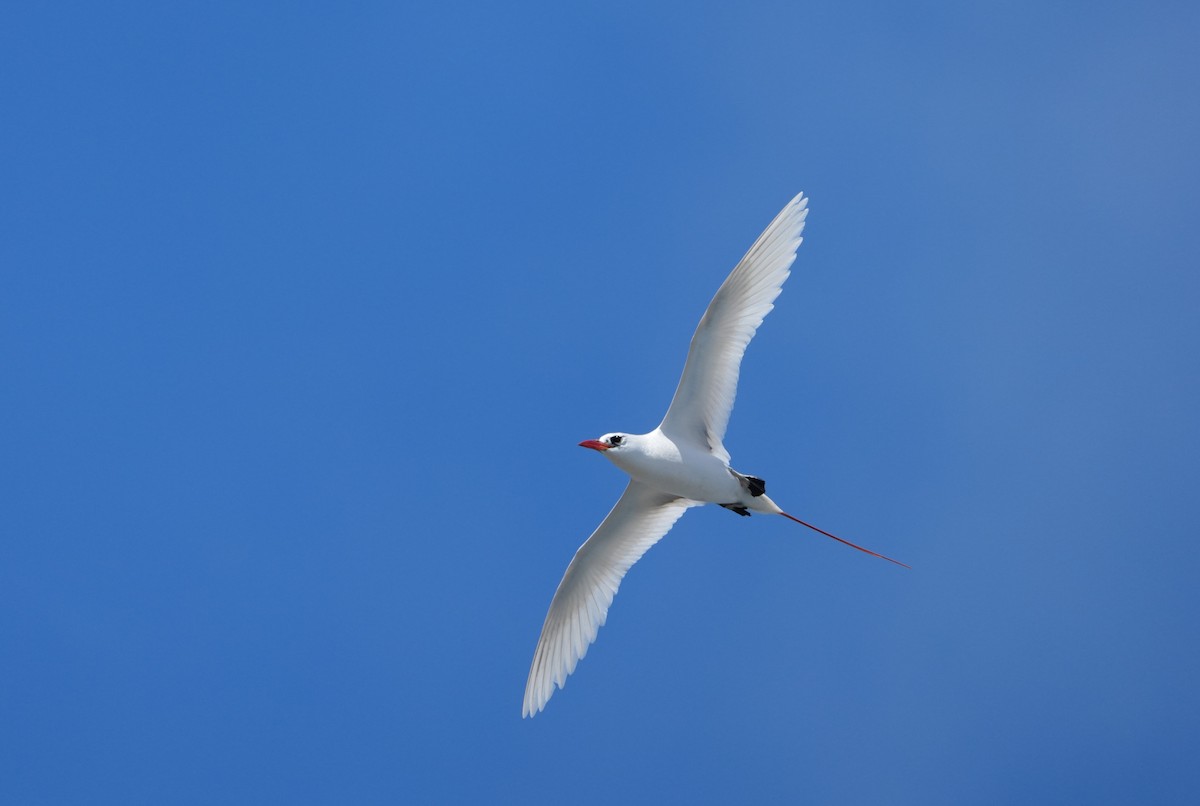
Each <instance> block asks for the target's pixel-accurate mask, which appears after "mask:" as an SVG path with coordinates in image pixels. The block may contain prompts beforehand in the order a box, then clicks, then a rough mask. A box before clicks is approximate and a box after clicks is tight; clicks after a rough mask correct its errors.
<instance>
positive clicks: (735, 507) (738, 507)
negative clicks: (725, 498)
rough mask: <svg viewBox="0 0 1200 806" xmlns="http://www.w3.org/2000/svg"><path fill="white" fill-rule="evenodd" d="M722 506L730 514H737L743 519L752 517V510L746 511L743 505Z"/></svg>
mask: <svg viewBox="0 0 1200 806" xmlns="http://www.w3.org/2000/svg"><path fill="white" fill-rule="evenodd" d="M721 506H723V507H725V508H726V509H727V510H729V511H730V512H736V513H737V514H739V515H741V516H743V517H747V518H748V517H750V510H748V509H746V508H745V507H744V506H742V505H741V504H721Z"/></svg>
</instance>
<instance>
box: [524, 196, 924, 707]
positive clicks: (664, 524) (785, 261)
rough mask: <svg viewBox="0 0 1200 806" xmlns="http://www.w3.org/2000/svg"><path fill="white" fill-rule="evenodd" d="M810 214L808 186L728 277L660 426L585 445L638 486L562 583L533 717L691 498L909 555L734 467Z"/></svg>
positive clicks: (536, 673) (529, 691)
mask: <svg viewBox="0 0 1200 806" xmlns="http://www.w3.org/2000/svg"><path fill="white" fill-rule="evenodd" d="M807 215H808V199H806V198H805V197H804V194H803V193H800V194H797V196H796V198H794V199H792V200H791V201H790V202H788V204H787V206H786V207H784V208H783V210H782V211H781V212H780V213H779V215H777V216H775V220H774V221H772V222H771V224H770V226H768V227H767V228H766V230H765V231H763V234H762V235H760V236H758V240H757V241H755V242H754V245H753V246H751V247H750V251H749V252H747V253H746V255H745V257H743V258H742V259H741V261H740V262H739V263H738V264H737V266H735V267H734V269H733V271H732V272H730V274H729V277H727V278H726V279H725V282H724V283H722V284H721V287H720V288H719V289H718V290H717V294H716V296H715V297H713V300H712V302H710V303H709V304H708V310H707V311H705V312H704V316H703V317H702V318H701V319H700V324H699V325H698V326H697V327H696V333H695V335H693V336H692V344H691V347H690V349H689V350H688V357H687V363H686V364H684V367H683V377H682V378H680V380H679V388H678V389H676V390H675V397H674V398H673V399H672V400H671V406H670V408H668V409H667V415H666V416H665V417H663V421H662V422H661V423H660V424H659V426H658V428H655V429H654V430H653V431H651V432H650V433H648V434H626V433H623V432H615V433H611V434H605V435H604V436H602V437H600V438H599V439H589V440H584V441H583V442H581V443H579V444H580V446H581V447H584V448H591V449H593V450H596V451H599V452H600V453H602V454H604V456H605V457H606V458H608V459H610V460H611V461H612V463H613V464H615V465H616V466H617V467H619V468H621V469H622V470H624V471H625V472H626V473H628V474H629V477H630V480H629V486H627V487H626V488H625V492H624V493H623V494H622V495H621V498H620V499H619V500H618V501H617V503H616V506H614V507H613V508H612V511H611V512H609V513H608V517H606V518H605V519H604V522H603V523H601V524H600V526H599V527H597V529H596V531H595V532H593V533H592V536H591V537H589V538H588V539H587V540H586V541H585V542H584V544H583V545H582V546H580V547H579V550H578V551H577V552H575V558H574V559H573V560H571V564H570V565H569V566H567V572H566V574H564V575H563V578H562V582H560V583H559V584H558V590H557V591H555V593H554V599H553V600H552V601H551V602H550V611H549V612H548V613H547V614H546V621H545V623H544V624H543V625H542V635H541V637H540V638H539V639H538V644H537V649H536V650H534V653H533V664H532V665H531V667H530V669H529V680H528V682H527V683H526V684H525V703H524V707H523V709H522V715H523V716H533V715H534V714H537V713H538V712H540V711H541V710H542V709H543V708H545V707H546V702H547V701H548V700H549V699H550V696H551V695H552V694H553V693H554V686H555V685H557V686H558V687H559V688H562V687H563V686H565V685H566V682H567V676H568V675H570V674H571V673H572V672H574V671H575V665H576V664H577V663H579V661H580V660H581V659H582V658H583V656H584V655H586V654H587V651H588V646H589V645H590V644H591V643H592V642H593V641H595V640H596V633H597V631H598V630H599V629H600V627H601V626H602V625H603V624H604V621H605V619H606V618H607V616H608V608H609V606H610V605H611V604H612V600H613V597H614V596H615V595H616V593H617V588H618V587H619V586H620V584H621V579H622V578H623V577H624V576H625V573H626V572H627V571H628V570H629V569H630V568H631V567H632V566H633V564H634V563H636V562H637V561H638V560H639V559H641V557H642V555H643V554H645V553H646V551H647V550H648V549H649V548H650V547H651V546H653V545H654V544H655V543H657V542H658V541H659V540H661V539H662V537H663V536H664V535H665V534H666V533H667V532H669V531H670V530H671V527H672V526H674V525H675V521H677V520H679V517H680V516H681V515H683V513H684V510H686V509H687V508H688V507H695V506H700V505H702V504H709V503H711V504H719V505H721V506H723V507H725V508H726V509H729V510H732V511H733V512H736V513H737V514H739V515H749V514H750V513H751V512H760V513H763V514H767V515H782V516H784V517H785V518H789V519H791V520H793V521H795V522H796V523H799V524H801V525H803V526H807V527H808V528H810V529H814V530H816V531H818V532H820V533H821V534H823V535H825V536H826V537H832V538H833V539H834V540H838V541H840V542H842V543H845V544H846V545H848V546H851V547H853V548H856V549H858V550H859V551H865V552H866V553H867V554H871V555H873V556H875V557H880V558H882V559H885V560H888V561H889V562H894V563H896V564H897V565H904V563H902V562H899V561H898V560H893V559H892V558H890V557H884V556H883V555H882V554H876V553H875V552H873V551H870V550H869V549H865V548H863V547H862V546H857V545H855V544H853V543H851V542H849V541H847V540H842V538H840V537H837V536H836V535H831V534H830V533H829V532H826V531H824V530H823V529H818V528H817V527H815V526H813V525H812V524H810V523H805V522H804V521H802V520H800V519H799V518H796V517H793V516H791V515H789V514H788V513H786V512H784V511H783V510H782V509H780V508H779V507H778V506H777V505H776V504H775V502H774V501H772V500H771V499H770V498H768V497H767V495H766V484H765V483H764V482H763V481H762V479H758V478H755V477H754V476H747V475H743V474H741V473H738V472H737V471H736V470H734V469H733V468H731V467H730V466H729V451H727V450H726V449H725V446H724V444H722V440H723V439H724V437H725V427H726V425H728V423H729V413H730V412H731V411H732V410H733V399H734V396H735V395H736V393H737V381H738V370H739V367H740V365H741V362H742V355H743V354H744V353H745V352H746V345H748V344H749V343H750V339H752V338H753V337H754V332H755V331H756V330H758V326H759V325H761V324H762V321H763V318H764V317H765V316H766V315H767V314H768V313H770V311H771V309H772V308H774V307H775V305H774V302H775V298H776V297H778V296H779V292H780V291H781V290H782V287H783V282H784V280H786V279H787V278H788V275H789V274H791V265H792V262H793V261H795V259H796V249H797V248H798V247H799V246H800V242H801V241H802V240H803V239H802V238H801V237H800V234H801V233H802V232H803V231H804V219H805V217H806V216H807ZM904 567H905V568H908V566H907V565H904Z"/></svg>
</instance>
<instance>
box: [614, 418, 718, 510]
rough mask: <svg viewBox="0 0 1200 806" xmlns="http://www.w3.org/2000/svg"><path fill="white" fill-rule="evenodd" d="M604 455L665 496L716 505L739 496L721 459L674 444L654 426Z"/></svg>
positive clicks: (683, 445) (684, 445)
mask: <svg viewBox="0 0 1200 806" xmlns="http://www.w3.org/2000/svg"><path fill="white" fill-rule="evenodd" d="M605 455H606V456H607V457H608V458H609V459H611V460H612V461H613V463H614V464H615V465H617V467H619V468H621V469H622V470H624V471H625V472H626V473H628V474H629V475H630V476H631V477H632V478H634V479H637V480H638V481H640V482H641V483H643V484H645V485H647V486H649V487H653V488H654V489H656V490H659V491H660V492H664V493H667V494H668V495H677V496H679V497H681V498H690V499H691V500H693V501H705V502H708V503H716V504H728V503H734V502H736V501H739V500H741V498H742V489H741V485H740V484H739V482H738V481H737V479H736V478H734V477H733V475H732V474H731V473H730V472H729V467H728V465H726V464H725V461H724V460H723V459H720V458H718V457H716V456H714V455H713V454H712V453H711V452H709V451H706V450H703V449H699V448H694V447H692V446H690V445H687V444H677V443H676V442H674V441H673V440H671V439H670V438H669V437H667V436H666V435H664V434H663V433H662V432H661V431H658V430H657V429H655V430H654V431H651V432H650V433H649V434H642V435H639V436H637V437H636V438H631V440H630V444H628V445H627V446H626V447H625V449H624V450H621V451H608V452H606V454H605Z"/></svg>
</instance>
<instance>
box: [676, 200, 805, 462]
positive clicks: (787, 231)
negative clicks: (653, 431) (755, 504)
mask: <svg viewBox="0 0 1200 806" xmlns="http://www.w3.org/2000/svg"><path fill="white" fill-rule="evenodd" d="M807 215H808V199H806V198H805V197H804V194H803V193H800V194H797V195H796V197H795V198H794V199H792V200H791V201H790V202H788V204H787V206H786V207H784V208H783V210H782V211H780V213H779V215H777V216H775V220H774V221H772V222H771V224H770V225H769V226H768V227H767V228H766V229H765V230H764V231H763V233H762V235H760V236H758V240H757V241H755V242H754V245H753V246H751V247H750V251H749V252H747V253H746V255H745V257H743V258H742V259H741V261H740V262H739V263H738V264H737V266H735V267H734V269H733V271H732V272H730V274H729V277H727V278H726V279H725V282H724V283H722V284H721V287H720V288H719V289H718V290H717V294H716V296H714V297H713V300H712V302H710V303H709V305H708V310H707V311H705V312H704V316H703V318H701V319H700V324H699V325H698V326H697V327H696V333H695V334H694V335H693V336H692V343H691V347H690V348H689V350H688V357H687V363H686V364H685V365H684V367H683V377H682V378H680V379H679V387H678V388H677V389H676V390H675V397H674V398H672V400H671V406H670V408H668V409H667V414H666V416H665V417H664V418H663V421H662V424H661V425H660V426H659V428H660V429H661V430H662V432H663V433H664V434H666V435H667V436H669V437H671V438H672V439H677V440H678V439H686V440H691V441H692V442H695V443H697V444H700V445H702V446H704V447H705V448H706V449H708V450H710V451H712V453H713V454H715V455H716V456H718V457H720V458H721V459H722V460H724V461H726V462H728V461H729V452H728V451H726V450H725V446H724V439H725V429H726V427H727V426H728V425H729V414H730V412H731V411H733V400H734V397H735V396H736V395H737V382H738V372H739V369H740V367H741V363H742V356H743V355H744V354H745V352H746V346H747V345H748V344H750V340H751V339H752V338H754V333H755V331H757V330H758V326H759V325H761V324H762V321H763V319H764V318H765V317H766V315H767V314H768V313H770V312H771V309H772V308H774V307H775V305H774V303H775V298H776V297H778V296H779V292H780V291H781V290H782V289H783V283H784V281H785V280H787V278H788V275H789V274H791V266H792V262H793V261H795V259H796V249H797V248H798V247H799V246H800V243H801V241H803V238H801V237H800V235H801V233H802V232H804V219H805V217H806V216H807Z"/></svg>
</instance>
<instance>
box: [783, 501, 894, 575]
mask: <svg viewBox="0 0 1200 806" xmlns="http://www.w3.org/2000/svg"><path fill="white" fill-rule="evenodd" d="M762 498H767V497H766V496H765V495H764V496H762ZM767 503H769V504H770V505H771V506H773V507H775V509H776V510H777V511H776V512H775V513H774V514H776V515H782V516H783V517H785V518H787V519H788V520H790V521H795V522H796V523H798V524H800V525H801V526H807V527H808V528H809V529H812V530H813V531H814V532H820V533H821V534H823V535H825V536H826V537H832V538H833V539H834V540H836V541H837V542H839V543H845V544H846V545H847V546H849V547H850V548H852V549H858V550H859V551H861V552H864V553H866V554H870V555H871V556H872V557H878V558H879V559H881V560H887V561H888V562H890V563H895V564H896V565H903V566H904V567H905V568H908V569H911V568H912V566H911V565H908V564H906V563H902V562H900V561H899V560H893V559H892V558H891V557H885V556H884V555H882V554H880V553H879V552H876V551H871V550H870V549H865V548H863V547H862V546H859V545H857V544H855V543H851V542H850V541H849V540H843V539H842V538H840V537H838V536H837V535H834V534H830V533H829V532H826V531H825V530H824V529H820V528H818V527H816V526H813V525H812V524H811V523H809V522H807V521H802V520H800V519H799V518H797V517H796V516H795V515H789V514H787V513H786V512H784V511H783V510H782V509H779V507H778V506H776V505H775V502H774V501H772V500H770V499H769V498H768V499H767Z"/></svg>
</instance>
